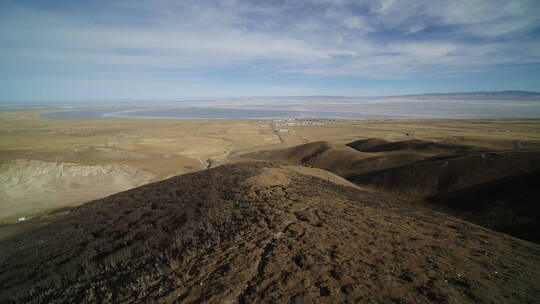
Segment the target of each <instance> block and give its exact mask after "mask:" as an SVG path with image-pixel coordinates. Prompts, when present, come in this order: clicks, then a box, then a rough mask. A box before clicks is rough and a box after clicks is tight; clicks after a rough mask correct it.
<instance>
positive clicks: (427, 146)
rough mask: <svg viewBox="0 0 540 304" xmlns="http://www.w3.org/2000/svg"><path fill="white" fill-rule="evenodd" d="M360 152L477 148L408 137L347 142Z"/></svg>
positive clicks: (436, 151) (439, 150) (430, 151)
mask: <svg viewBox="0 0 540 304" xmlns="http://www.w3.org/2000/svg"><path fill="white" fill-rule="evenodd" d="M347 146H350V147H353V148H355V149H357V150H359V151H362V152H368V153H371V152H388V151H403V150H413V151H419V152H423V153H435V154H438V153H445V152H465V151H469V150H473V149H478V148H475V147H471V146H464V145H455V144H447V143H439V142H435V141H428V140H421V139H409V140H402V141H396V142H386V141H384V140H381V139H376V138H369V139H366V140H362V141H356V142H352V143H349V144H347Z"/></svg>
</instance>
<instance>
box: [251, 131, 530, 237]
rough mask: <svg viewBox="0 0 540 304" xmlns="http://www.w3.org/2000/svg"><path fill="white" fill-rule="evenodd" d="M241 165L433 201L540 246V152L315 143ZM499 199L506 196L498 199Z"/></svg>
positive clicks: (412, 143)
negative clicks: (539, 196) (287, 167)
mask: <svg viewBox="0 0 540 304" xmlns="http://www.w3.org/2000/svg"><path fill="white" fill-rule="evenodd" d="M291 155H294V157H290V156H291ZM241 158H244V159H258V160H266V159H269V160H273V161H281V162H288V163H294V164H297V165H302V166H312V167H317V168H321V169H324V170H328V171H331V172H334V173H336V174H338V175H340V176H342V177H344V178H346V179H347V180H349V181H351V182H353V183H355V184H357V185H359V186H361V187H362V188H364V189H372V190H374V191H377V192H380V193H382V194H384V195H390V196H393V197H397V198H400V199H404V200H406V201H413V202H420V201H426V202H429V204H426V205H425V206H428V207H432V208H435V209H436V210H442V211H445V212H448V213H450V214H453V215H456V216H459V217H462V218H464V219H467V220H469V221H473V222H475V223H477V224H480V225H483V226H485V227H488V228H490V229H495V230H498V231H502V232H505V233H509V234H511V235H513V236H517V237H520V238H525V239H527V240H530V241H534V242H538V243H540V233H536V232H531V231H540V218H539V216H538V213H537V212H534V210H537V208H538V207H537V206H536V203H535V199H534V197H536V196H535V195H534V193H535V192H534V191H536V190H534V189H538V188H540V183H539V182H538V179H535V178H533V179H531V180H526V176H531V175H529V174H530V173H532V172H537V171H540V152H539V151H535V150H520V151H518V150H516V151H494V150H486V149H484V148H478V147H471V146H463V145H454V144H447V143H441V142H434V141H427V140H405V141H398V142H387V141H385V140H382V139H376V138H368V139H362V140H358V141H355V142H352V143H349V144H347V145H346V146H340V145H337V144H331V143H328V142H324V143H323V142H318V143H309V144H305V145H301V146H297V147H292V148H288V149H283V150H274V151H262V152H256V153H251V154H245V155H243V156H241ZM518 180H519V181H520V182H517V181H518ZM506 183H508V184H506ZM521 185H528V186H521ZM518 188H519V189H520V190H519V193H529V194H530V195H529V196H523V195H520V194H514V192H515V191H517V190H515V191H514V189H518ZM486 189H491V190H486ZM491 193H501V194H500V195H499V196H497V197H494V196H493V195H491ZM473 198H474V199H473ZM499 198H501V199H499ZM516 200H519V202H518V201H516ZM531 211H532V212H531Z"/></svg>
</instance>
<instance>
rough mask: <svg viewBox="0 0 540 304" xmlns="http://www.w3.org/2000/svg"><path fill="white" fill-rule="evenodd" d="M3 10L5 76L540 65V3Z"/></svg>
mask: <svg viewBox="0 0 540 304" xmlns="http://www.w3.org/2000/svg"><path fill="white" fill-rule="evenodd" d="M62 2H63V1H62ZM23 3H24V4H23ZM0 6H2V7H3V8H2V9H0V11H1V12H0V40H1V41H2V44H1V46H0V60H1V62H0V68H2V69H3V70H4V71H9V72H10V73H12V72H13V70H17V68H18V67H19V65H20V67H22V66H24V65H25V64H27V65H28V64H38V65H53V66H55V67H57V68H62V67H64V68H65V69H64V70H69V69H71V70H73V69H76V68H80V69H83V68H85V67H91V68H92V69H100V68H101V69H149V70H156V69H168V70H170V69H177V70H182V69H189V70H191V71H193V70H200V71H201V72H202V73H205V72H208V71H211V70H212V69H215V68H220V69H221V68H230V69H242V70H243V71H245V70H248V71H253V72H255V73H257V72H261V71H263V72H264V73H270V74H272V75H324V76H335V75H350V76H355V77H364V78H374V79H395V78H403V77H411V75H412V76H414V75H417V74H419V73H422V74H423V75H425V74H426V73H427V74H430V73H433V75H437V74H440V73H441V71H444V72H446V73H474V72H471V71H475V70H479V69H480V70H484V69H488V68H493V67H495V66H497V65H508V64H526V63H539V62H540V39H538V38H540V37H539V36H540V34H539V32H540V14H538V12H540V2H539V1H537V0H516V1H507V0H454V1H432V0H417V1H414V2H412V1H394V0H374V1H367V0H354V1H353V0H289V1H262V2H261V1H242V0H223V1H219V0H205V1H169V0H158V1H137V0H136V1H110V2H101V1H100V3H99V4H97V2H90V3H86V4H84V5H77V4H75V3H74V2H70V1H67V2H66V3H65V5H58V4H55V2H54V1H52V2H50V3H49V4H47V3H45V2H44V1H36V2H34V3H32V2H21V3H17V2H15V1H14V2H9V3H6V4H0Z"/></svg>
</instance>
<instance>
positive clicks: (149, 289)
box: [0, 163, 540, 303]
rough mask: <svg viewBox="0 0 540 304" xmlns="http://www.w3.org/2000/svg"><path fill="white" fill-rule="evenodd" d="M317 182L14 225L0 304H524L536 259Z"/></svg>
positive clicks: (235, 170) (178, 182)
mask: <svg viewBox="0 0 540 304" xmlns="http://www.w3.org/2000/svg"><path fill="white" fill-rule="evenodd" d="M301 171H304V172H307V171H309V168H303V169H301ZM317 174H318V173H313V174H311V175H304V174H300V173H298V171H297V170H291V169H290V167H289V168H287V167H280V166H279V165H276V164H271V163H244V164H235V165H224V166H220V167H217V168H214V169H209V170H205V171H202V172H197V173H192V174H187V175H182V176H178V177H174V178H171V179H168V180H165V181H161V182H158V183H154V184H149V185H146V186H143V187H140V188H136V189H133V190H129V191H127V192H123V193H119V194H117V195H113V196H111V197H108V198H105V199H102V200H98V201H94V202H91V203H88V204H85V205H83V206H80V207H77V208H75V209H73V210H71V211H70V214H69V216H64V217H62V218H60V219H57V220H55V221H54V222H52V223H41V224H40V222H39V221H33V222H28V223H26V225H30V226H31V225H34V227H33V228H32V227H29V228H28V229H29V231H28V232H27V233H22V234H18V235H17V236H13V237H10V238H7V239H4V240H2V241H0V246H2V248H3V250H2V251H1V253H0V266H1V269H2V272H0V288H1V289H2V294H1V295H0V301H1V302H3V303H50V302H70V303H73V302H76V303H97V302H99V303H127V302H130V303H358V302H360V303H501V302H503V303H534V302H536V301H537V300H538V297H539V296H540V285H539V282H540V266H539V265H540V259H539V256H540V247H539V246H538V245H536V244H533V243H529V242H526V241H521V240H519V239H515V238H512V237H510V236H508V235H505V234H501V233H497V232H493V231H491V230H488V229H484V228H481V227H479V226H476V225H472V224H469V223H467V222H464V221H461V220H459V219H457V218H454V217H452V216H448V215H444V214H441V213H437V212H433V211H429V210H425V209H422V208H417V207H414V206H409V205H406V204H403V203H402V202H400V201H399V200H397V199H389V198H385V197H383V196H379V195H377V194H372V193H368V192H365V191H362V190H359V189H356V188H354V187H348V186H344V185H339V184H335V183H333V182H332V180H338V179H339V178H337V177H336V178H332V180H330V181H329V180H326V179H321V178H318V177H315V176H313V175H317Z"/></svg>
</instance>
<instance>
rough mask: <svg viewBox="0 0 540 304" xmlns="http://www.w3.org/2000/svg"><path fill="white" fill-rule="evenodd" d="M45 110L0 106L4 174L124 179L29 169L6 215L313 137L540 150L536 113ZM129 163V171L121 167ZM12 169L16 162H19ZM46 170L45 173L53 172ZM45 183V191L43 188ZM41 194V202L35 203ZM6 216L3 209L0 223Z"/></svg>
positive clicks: (3, 200) (8, 200) (2, 201)
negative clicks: (65, 169) (119, 113)
mask: <svg viewBox="0 0 540 304" xmlns="http://www.w3.org/2000/svg"><path fill="white" fill-rule="evenodd" d="M45 112H46V111H42V110H25V111H0V165H4V166H0V170H4V172H0V174H3V175H6V174H7V173H6V172H7V171H6V170H7V169H6V168H10V166H8V165H6V164H10V163H13V161H15V160H20V159H26V160H38V161H45V162H54V163H56V164H58V163H69V164H80V165H81V166H86V167H84V168H87V167H88V166H87V165H94V166H109V167H107V168H109V169H107V170H109V171H107V172H109V173H107V174H112V175H114V174H120V175H121V176H122V179H124V180H123V181H122V182H120V183H118V184H119V185H121V187H120V186H119V187H120V188H118V189H116V188H114V187H113V186H110V187H104V189H105V188H106V189H107V190H106V191H105V190H103V191H101V192H100V191H97V190H93V189H86V188H88V187H92V183H86V184H83V183H78V184H77V183H74V184H73V186H72V188H70V184H69V183H68V182H69V181H65V180H61V178H60V179H59V177H50V178H56V179H55V180H54V181H51V180H43V178H45V179H47V178H49V177H47V176H44V174H45V175H46V174H50V173H42V174H41V175H39V174H33V173H32V172H30V173H28V172H27V173H28V174H27V175H25V176H35V178H36V183H38V182H39V184H40V187H37V188H35V189H34V188H32V183H33V181H32V182H28V181H27V184H28V185H27V187H26V188H24V189H23V188H21V189H22V190H20V191H19V192H18V193H16V194H15V195H12V196H11V197H8V195H7V194H6V193H9V192H2V191H4V190H6V189H0V196H2V193H4V195H3V196H4V197H0V213H1V210H2V209H4V210H7V208H9V209H10V215H12V216H11V217H10V221H12V220H13V218H14V217H13V216H15V215H17V214H18V213H17V210H12V209H13V208H19V207H17V206H24V204H25V201H26V200H27V199H28V198H30V197H31V198H32V199H33V200H34V201H35V202H34V203H35V204H36V206H35V207H33V209H32V213H31V214H30V215H33V214H39V213H40V212H43V211H45V210H50V209H51V208H52V207H54V208H58V207H61V206H69V205H74V204H80V203H82V202H84V201H88V200H91V199H96V198H99V197H103V196H106V195H110V194H112V193H114V192H115V190H117V191H121V190H125V188H126V187H133V186H136V185H139V184H140V183H141V179H140V176H139V179H137V181H136V182H135V181H130V180H126V176H128V175H129V174H137V175H141V173H140V172H141V171H137V170H143V171H144V172H145V174H146V173H148V175H147V176H152V178H148V179H145V180H144V181H146V182H151V181H157V180H161V179H164V178H166V177H169V176H172V175H178V174H183V173H188V172H193V171H198V170H201V169H204V168H207V167H210V166H215V165H219V164H220V163H221V162H223V161H227V159H228V158H230V157H234V156H237V155H240V154H243V153H249V152H254V151H257V150H269V149H280V148H285V147H290V146H295V145H299V144H303V143H307V142H314V141H329V142H333V143H337V144H344V143H347V142H352V141H355V140H358V139H362V138H369V137H376V138H383V139H386V140H392V141H395V140H404V139H411V138H415V139H426V140H437V141H443V142H449V143H455V144H462V145H476V146H482V147H486V148H494V149H515V147H516V144H515V143H516V141H517V140H522V141H523V143H524V147H525V148H534V149H537V148H540V119H505V120H380V121H368V120H364V121H332V120H321V121H320V122H322V123H323V124H322V125H294V126H272V125H271V123H272V121H262V120H147V119H50V118H41V117H40V114H42V113H45ZM280 129H286V130H287V131H286V132H288V133H285V132H282V133H279V132H277V131H278V130H280ZM111 165H114V166H119V168H120V169H118V170H116V171H114V170H112V169H110V166H111ZM34 167H36V166H35V165H34ZM38 167H39V168H42V167H43V166H41V167H40V166H38ZM128 167H129V168H132V169H133V170H131V169H129V170H128V169H125V168H128ZM11 168H12V169H11V170H12V171H13V167H11ZM16 168H20V164H19V166H18V167H16ZM84 168H83V169H84ZM17 170H19V169H17ZM29 170H30V169H29ZM40 170H41V169H40ZM51 170H52V169H49V171H46V172H53V171H51ZM54 170H58V169H54ZM111 170H112V171H111ZM102 171H103V170H102ZM44 172H45V171H44ZM130 172H132V173H130ZM65 178H66V177H64V179H65ZM95 178H96V181H97V182H101V183H102V184H103V183H109V182H108V180H106V179H104V178H103V177H100V176H96V177H95ZM113 179H114V176H113ZM11 182H13V181H11ZM48 185H51V186H48ZM47 187H49V188H47ZM54 187H59V188H58V189H56V188H54ZM44 189H45V190H48V192H47V193H42V192H40V191H43V190H44ZM6 191H7V190H6ZM93 191H95V193H93ZM78 193H85V196H84V197H77V195H78ZM89 193H90V194H89ZM41 198H43V201H44V202H46V203H44V204H41V205H40V204H38V202H39V200H40V199H41ZM2 205H3V207H4V208H2ZM23 209H24V208H22V209H21V210H23ZM24 210H26V209H24ZM4 212H6V211H4ZM21 212H22V211H21ZM21 212H19V213H21ZM25 212H26V211H25ZM22 214H23V213H21V214H18V215H17V216H20V215H22ZM25 215H28V214H26V213H25ZM3 217H4V216H3V215H2V214H0V221H1V219H2V218H3Z"/></svg>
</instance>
